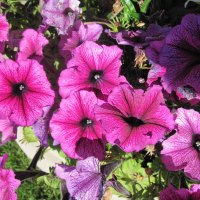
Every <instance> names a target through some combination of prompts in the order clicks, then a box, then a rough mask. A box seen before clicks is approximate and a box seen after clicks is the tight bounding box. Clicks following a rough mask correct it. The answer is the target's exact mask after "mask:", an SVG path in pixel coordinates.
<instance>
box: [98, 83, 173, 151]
mask: <svg viewBox="0 0 200 200" xmlns="http://www.w3.org/2000/svg"><path fill="white" fill-rule="evenodd" d="M161 90H162V88H161V87H159V86H154V87H152V88H149V89H148V90H147V91H146V92H144V91H143V90H141V89H137V90H136V89H133V88H131V87H130V86H129V85H127V84H123V85H120V86H118V87H116V88H114V89H113V91H112V92H111V94H110V95H109V96H108V103H105V104H102V105H101V106H97V107H96V111H95V115H96V117H97V119H98V120H100V121H101V122H102V126H103V128H104V129H105V130H106V138H107V140H108V142H110V143H111V144H113V145H114V144H116V145H118V146H120V147H121V148H122V149H123V150H124V151H125V152H132V151H140V150H142V149H143V148H145V147H146V146H147V145H149V144H156V143H157V142H158V141H159V140H160V139H161V138H162V137H163V136H164V133H165V132H166V131H167V130H171V129H173V124H174V121H173V116H172V115H171V113H170V111H169V109H168V108H167V107H166V106H165V105H164V99H163V95H162V91H161Z"/></svg>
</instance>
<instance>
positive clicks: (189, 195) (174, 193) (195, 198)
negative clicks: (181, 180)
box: [160, 184, 200, 200]
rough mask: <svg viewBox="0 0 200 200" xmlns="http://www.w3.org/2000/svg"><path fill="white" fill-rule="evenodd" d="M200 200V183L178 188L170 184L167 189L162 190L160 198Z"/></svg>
mask: <svg viewBox="0 0 200 200" xmlns="http://www.w3.org/2000/svg"><path fill="white" fill-rule="evenodd" d="M175 199H176V200H188V199H192V200H199V199H200V185H198V184H195V185H192V186H191V187H190V190H188V189H186V188H180V189H179V190H177V189H176V188H175V187H174V186H172V185H169V186H168V187H167V188H166V189H164V190H163V191H161V192H160V200H175Z"/></svg>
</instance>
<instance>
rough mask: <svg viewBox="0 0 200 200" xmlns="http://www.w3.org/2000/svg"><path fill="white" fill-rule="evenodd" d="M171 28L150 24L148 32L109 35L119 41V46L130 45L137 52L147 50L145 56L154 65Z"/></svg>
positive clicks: (123, 32) (139, 31)
mask: <svg viewBox="0 0 200 200" xmlns="http://www.w3.org/2000/svg"><path fill="white" fill-rule="evenodd" d="M170 29H171V28H170V27H161V26H159V25H157V24H150V25H149V27H148V28H147V30H146V32H145V31H143V30H137V31H121V32H118V33H111V32H108V34H109V35H110V36H111V37H112V38H114V39H116V40H117V42H118V44H121V45H130V46H132V47H134V49H135V51H136V52H137V51H138V48H139V49H145V54H146V56H147V58H148V59H150V60H151V61H153V62H154V63H158V60H159V52H160V49H161V48H162V46H163V44H164V39H165V37H166V35H167V34H168V32H169V31H170Z"/></svg>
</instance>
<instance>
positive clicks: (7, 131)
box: [0, 116, 17, 145]
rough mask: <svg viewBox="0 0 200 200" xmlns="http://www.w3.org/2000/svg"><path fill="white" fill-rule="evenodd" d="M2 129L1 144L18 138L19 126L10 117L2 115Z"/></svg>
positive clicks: (0, 126) (0, 124) (0, 123)
mask: <svg viewBox="0 0 200 200" xmlns="http://www.w3.org/2000/svg"><path fill="white" fill-rule="evenodd" d="M0 131H1V134H2V136H1V142H0V145H3V144H5V143H6V142H8V141H11V140H15V139H16V136H17V126H16V125H15V123H13V122H12V121H11V120H9V119H8V117H3V116H1V117H0Z"/></svg>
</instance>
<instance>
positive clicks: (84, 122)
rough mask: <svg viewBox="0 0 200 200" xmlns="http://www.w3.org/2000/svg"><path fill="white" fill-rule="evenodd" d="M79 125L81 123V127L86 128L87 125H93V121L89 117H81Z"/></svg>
mask: <svg viewBox="0 0 200 200" xmlns="http://www.w3.org/2000/svg"><path fill="white" fill-rule="evenodd" d="M80 125H81V127H83V128H86V127H88V126H92V125H93V121H92V120H91V119H89V118H83V119H82V120H81V121H80Z"/></svg>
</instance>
